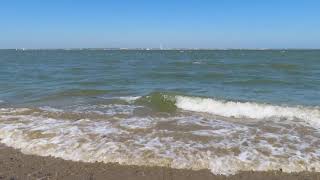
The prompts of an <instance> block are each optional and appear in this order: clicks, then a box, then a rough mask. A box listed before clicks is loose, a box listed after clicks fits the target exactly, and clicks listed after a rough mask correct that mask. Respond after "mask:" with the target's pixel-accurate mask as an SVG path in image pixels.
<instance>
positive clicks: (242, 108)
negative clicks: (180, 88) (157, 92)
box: [176, 96, 320, 127]
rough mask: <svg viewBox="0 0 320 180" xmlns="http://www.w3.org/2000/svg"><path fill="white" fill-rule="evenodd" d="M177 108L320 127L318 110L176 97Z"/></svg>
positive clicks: (319, 111)
mask: <svg viewBox="0 0 320 180" xmlns="http://www.w3.org/2000/svg"><path fill="white" fill-rule="evenodd" d="M176 106H177V107H178V108H181V109H184V110H188V111H196V112H206V113H211V114H214V115H219V116H224V117H235V118H253V119H265V118H272V117H285V118H298V119H301V120H304V121H306V122H307V123H310V124H311V125H316V126H318V127H320V110H319V109H312V108H306V107H283V106H275V105H268V104H257V103H250V102H233V101H219V100H215V99H210V98H199V97H186V96H176Z"/></svg>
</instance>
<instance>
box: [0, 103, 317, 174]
mask: <svg viewBox="0 0 320 180" xmlns="http://www.w3.org/2000/svg"><path fill="white" fill-rule="evenodd" d="M28 111H30V109H13V108H11V109H0V139H1V142H2V143H5V144H6V145H8V146H11V147H14V148H18V149H21V150H22V152H24V153H27V154H35V155H41V156H49V155H50V156H54V157H60V158H63V159H67V160H74V161H85V162H95V161H98V162H106V163H107V162H118V163H120V164H128V165H149V166H155V165H156V166H166V167H172V168H186V169H195V170H197V169H210V170H211V172H213V173H214V174H225V175H229V174H235V173H237V172H238V171H250V170H256V171H267V170H278V169H279V168H282V169H283V171H285V172H299V171H304V170H311V169H312V168H315V171H320V147H319V135H317V134H311V135H308V136H307V135H305V134H304V133H303V134H301V132H299V131H296V130H295V126H294V125H293V126H292V127H291V126H289V127H287V126H283V125H282V124H276V123H274V124H267V125H268V126H270V127H271V128H277V129H280V130H279V131H275V132H268V131H264V129H263V128H264V126H265V125H264V124H262V126H246V125H244V124H241V123H234V122H229V121H222V120H217V119H207V118H204V117H201V116H197V115H194V116H189V115H188V116H183V115H181V116H178V117H166V118H163V117H161V118H160V117H159V118H157V117H152V118H151V117H134V116H132V117H130V118H127V117H126V118H124V119H122V118H118V119H112V120H110V119H108V118H106V119H103V120H94V119H85V118H84V119H81V120H66V119H54V118H49V117H45V115H44V114H42V115H41V114H39V113H32V112H30V113H29V115H26V114H28V113H27V112H28ZM21 112H24V113H23V115H21V114H20V113H21ZM157 122H162V123H164V122H165V123H169V124H167V126H169V127H168V128H169V129H165V126H156V125H157ZM170 122H172V123H170ZM192 125H195V128H196V129H190V126H192ZM172 126H174V127H172ZM184 127H186V128H184ZM283 127H285V128H283ZM289 128H292V129H291V130H290V129H289ZM135 129H137V130H135ZM150 129H151V130H150ZM306 130H308V129H306ZM307 132H310V131H307ZM309 136H310V137H309ZM193 137H196V139H192V138H193ZM202 138H204V140H203V139H202ZM270 138H275V139H276V140H275V141H276V143H274V144H270V143H269V142H268V139H270ZM244 142H246V145H243V144H244ZM277 144H278V145H277ZM232 149H238V151H239V152H238V153H237V151H235V152H233V151H232ZM310 149H311V150H312V151H310ZM261 150H263V151H266V152H268V153H269V154H265V153H263V152H261Z"/></svg>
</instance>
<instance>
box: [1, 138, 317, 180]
mask: <svg viewBox="0 0 320 180" xmlns="http://www.w3.org/2000/svg"><path fill="white" fill-rule="evenodd" d="M0 179H10V180H18V179H19V180H20V179H23V180H28V179H59V180H60V179H79V180H80V179H83V180H93V179H97V180H100V179H101V180H102V179H103V180H105V179H107V180H117V179H123V180H125V179H127V180H192V179H197V180H209V179H211V180H229V179H230V180H256V179H259V180H271V179H272V180H319V179H320V173H316V172H301V173H290V174H288V173H282V172H281V171H273V172H241V173H239V174H236V175H233V176H222V175H221V176H219V175H213V174H212V173H210V171H208V170H200V171H192V170H181V169H171V168H164V167H143V166H124V165H119V164H104V163H84V162H73V161H66V160H63V159H59V158H53V157H40V156H34V155H25V154H23V153H21V152H20V151H18V150H15V149H13V148H10V147H6V146H5V145H3V144H1V145H0Z"/></svg>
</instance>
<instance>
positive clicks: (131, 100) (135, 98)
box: [119, 96, 141, 103]
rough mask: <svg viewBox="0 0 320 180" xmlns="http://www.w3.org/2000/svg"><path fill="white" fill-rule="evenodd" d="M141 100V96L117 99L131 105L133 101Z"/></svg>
mask: <svg viewBox="0 0 320 180" xmlns="http://www.w3.org/2000/svg"><path fill="white" fill-rule="evenodd" d="M139 98H141V96H123V97H119V99H121V100H124V101H126V102H128V103H133V102H134V101H135V100H137V99H139Z"/></svg>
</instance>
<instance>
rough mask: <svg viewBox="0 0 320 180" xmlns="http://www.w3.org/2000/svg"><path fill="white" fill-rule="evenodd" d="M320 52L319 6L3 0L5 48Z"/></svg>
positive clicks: (253, 1) (246, 0)
mask: <svg viewBox="0 0 320 180" xmlns="http://www.w3.org/2000/svg"><path fill="white" fill-rule="evenodd" d="M160 44H161V45H162V47H164V48H320V1H319V0H264V1H261V0H157V1H156V0H113V1H108V0H1V1H0V48H1V49H6V48H120V47H122V48H158V47H159V46H160Z"/></svg>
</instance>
